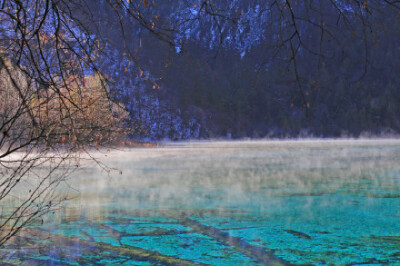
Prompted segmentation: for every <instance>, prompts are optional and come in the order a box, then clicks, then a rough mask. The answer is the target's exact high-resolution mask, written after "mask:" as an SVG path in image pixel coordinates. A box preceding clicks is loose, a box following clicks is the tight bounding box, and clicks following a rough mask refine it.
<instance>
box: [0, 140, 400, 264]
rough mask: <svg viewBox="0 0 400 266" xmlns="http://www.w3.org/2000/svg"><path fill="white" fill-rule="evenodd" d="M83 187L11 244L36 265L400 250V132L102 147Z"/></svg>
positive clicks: (283, 258) (11, 258)
mask: <svg viewBox="0 0 400 266" xmlns="http://www.w3.org/2000/svg"><path fill="white" fill-rule="evenodd" d="M95 155H96V156H97V157H98V158H99V159H101V160H102V161H103V162H105V163H106V164H107V165H109V166H111V167H114V168H116V170H113V171H111V172H110V174H107V173H106V172H105V171H104V170H102V169H101V168H100V167H99V166H97V165H95V164H87V165H82V166H81V167H80V168H79V169H78V170H77V171H75V172H74V174H73V175H72V176H71V177H70V179H69V182H68V183H69V185H70V186H71V187H72V188H74V189H76V198H75V199H73V200H71V201H68V202H66V203H65V204H64V205H63V207H62V208H60V209H59V210H57V211H56V212H54V213H51V214H49V215H47V216H46V217H44V220H43V224H42V223H38V224H37V225H35V226H31V227H29V228H27V229H25V230H23V232H21V234H20V235H19V236H18V237H16V238H15V239H13V241H10V242H9V243H8V245H7V246H6V247H5V248H3V249H2V255H3V258H2V260H3V262H7V263H10V264H29V265H43V264H52V265H59V264H63V265H82V264H100V265H264V264H267V265H291V264H294V265H296V264H312V265H324V264H334V265H346V264H347V265H357V264H369V265H374V264H375V265H381V264H389V265H394V264H396V263H398V264H399V261H400V250H399V248H398V247H399V245H400V223H399V222H398V221H399V218H400V208H399V206H400V163H399V162H400V141H396V140H358V141H353V140H337V141H271V142H261V141H255V142H198V143H176V144H166V145H165V146H162V147H157V148H137V149H130V150H124V151H111V152H104V153H100V152H99V153H96V154H95Z"/></svg>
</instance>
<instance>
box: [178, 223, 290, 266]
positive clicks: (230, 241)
mask: <svg viewBox="0 0 400 266" xmlns="http://www.w3.org/2000/svg"><path fill="white" fill-rule="evenodd" d="M179 223H180V224H182V225H185V226H190V227H191V228H193V230H194V231H196V232H198V233H200V234H203V235H207V236H209V237H211V238H213V239H215V240H217V241H218V242H220V243H222V244H224V245H226V246H232V247H234V248H235V249H236V250H237V251H239V252H241V253H243V254H245V255H246V256H248V257H250V258H253V259H255V260H257V261H258V262H260V263H263V264H264V265H271V266H282V265H292V264H291V263H290V262H287V261H285V260H283V259H281V258H279V257H278V256H276V255H274V254H272V252H268V251H266V250H265V249H264V248H262V247H259V246H255V245H252V244H249V243H247V242H246V241H245V240H243V239H241V238H239V237H233V236H231V235H229V234H228V233H226V232H224V231H222V230H220V229H218V228H215V227H212V226H207V225H204V224H202V223H200V222H198V221H195V220H192V219H189V218H182V219H180V220H179Z"/></svg>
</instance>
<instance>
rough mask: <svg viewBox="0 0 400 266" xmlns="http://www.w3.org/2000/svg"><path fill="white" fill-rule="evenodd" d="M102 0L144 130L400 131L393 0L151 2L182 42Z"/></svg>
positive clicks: (119, 84)
mask: <svg viewBox="0 0 400 266" xmlns="http://www.w3.org/2000/svg"><path fill="white" fill-rule="evenodd" d="M100 2H101V4H99V3H98V1H94V2H93V3H91V5H92V6H91V12H92V16H95V17H96V18H98V24H97V25H93V30H94V31H95V30H99V35H101V37H102V38H103V40H106V41H107V42H108V44H107V45H105V47H104V49H103V52H104V53H105V54H106V55H107V56H106V57H104V59H103V60H104V61H103V62H102V64H103V67H104V69H105V72H107V73H108V74H109V75H110V81H111V83H112V84H113V88H114V89H113V95H114V97H116V98H117V99H118V100H119V101H121V102H122V103H124V104H125V106H126V107H127V108H128V109H129V113H130V118H131V124H132V126H133V127H134V128H135V131H134V133H133V135H132V137H134V138H150V139H162V138H169V139H187V138H210V137H213V138H214V137H216V138H218V137H233V138H242V137H255V138H262V137H290V136H292V137H293V136H316V137H339V136H353V137H357V136H360V134H364V133H368V134H372V135H380V134H397V133H399V132H400V93H399V92H400V90H399V84H400V75H399V70H400V60H399V58H400V31H399V29H400V12H399V10H398V8H395V7H393V6H392V5H389V4H383V3H384V2H388V1H368V2H367V1H364V2H362V1H281V2H282V3H283V2H289V3H291V4H292V6H291V7H290V8H289V7H288V6H287V5H286V6H285V5H284V4H282V3H280V2H279V4H276V3H275V5H274V1H246V0H244V1H228V2H227V1H221V0H220V1H212V2H211V1H194V4H193V3H190V4H188V3H187V1H155V2H151V3H148V2H147V1H146V3H147V5H145V6H143V9H142V10H143V16H145V17H146V18H153V20H154V21H155V22H156V23H157V25H159V27H160V28H161V27H162V26H163V25H165V26H168V27H172V28H174V29H178V30H177V31H176V32H175V33H173V34H172V35H171V36H172V37H171V39H170V40H172V41H173V43H172V44H171V43H170V42H168V41H160V36H157V35H155V34H152V33H151V32H149V31H148V30H146V29H144V28H143V27H142V26H140V25H139V23H136V24H135V23H132V21H131V20H129V18H128V17H127V18H126V21H124V18H122V22H120V21H119V20H118V19H117V18H116V17H115V16H111V15H110V14H111V13H112V12H114V11H113V10H112V9H110V8H109V6H108V2H107V1H100ZM184 2H185V3H184ZM203 2H204V3H206V2H207V3H208V8H209V9H207V6H203V7H201V4H202V3H203ZM196 3H197V4H196ZM210 3H212V4H213V5H214V6H213V7H214V9H212V8H211V7H210V6H211V4H210ZM223 8H225V9H223ZM278 8H280V9H278ZM209 10H215V12H216V13H217V12H221V14H226V12H228V11H229V12H231V13H229V14H231V18H232V17H233V18H235V19H231V20H229V19H228V20H227V21H225V20H223V19H220V20H218V19H215V16H214V17H211V16H210V18H208V17H207V15H209V14H208V13H207V12H208V11H209ZM221 10H223V11H224V12H225V13H222V11H221ZM232 10H234V11H232ZM238 10H239V11H238ZM278 10H279V12H278ZM201 12H203V13H201ZM232 12H236V13H233V15H232ZM198 14H202V17H201V18H197V17H196V15H198ZM82 15H85V16H87V14H82ZM292 15H294V16H295V19H294V20H293V17H292ZM128 20H129V21H130V22H129V21H128ZM188 21H190V22H188ZM128 22H129V23H128ZM121 25H123V26H124V27H123V30H121V27H120V26H121ZM135 25H136V26H135ZM121 39H124V40H125V41H124V42H121V41H120V40H121ZM114 40H118V41H114ZM129 55H131V56H132V55H134V60H133V59H131V58H130V56H129ZM132 58H133V57H132ZM133 65H136V66H140V70H139V69H137V68H133V67H132V66H133Z"/></svg>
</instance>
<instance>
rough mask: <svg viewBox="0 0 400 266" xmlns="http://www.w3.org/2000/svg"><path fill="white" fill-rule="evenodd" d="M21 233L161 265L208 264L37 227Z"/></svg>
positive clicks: (191, 265)
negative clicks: (52, 232)
mask: <svg viewBox="0 0 400 266" xmlns="http://www.w3.org/2000/svg"><path fill="white" fill-rule="evenodd" d="M21 234H24V235H29V236H36V237H39V238H40V239H49V240H50V241H52V242H55V241H59V242H62V243H63V244H65V245H68V246H76V245H79V246H80V248H82V249H85V248H87V249H99V250H102V251H106V252H115V253H117V254H118V255H121V256H127V257H129V258H131V259H133V260H137V261H148V262H151V263H155V264H162V265H183V266H189V265H190V266H193V265H208V264H204V263H198V262H194V261H191V260H185V259H181V258H177V257H174V256H168V255H163V254H161V253H159V252H157V251H152V250H147V249H143V248H139V247H133V246H113V245H110V244H107V243H102V242H91V241H88V240H83V239H79V238H75V237H67V236H62V235H56V234H51V233H48V232H44V231H41V230H37V229H27V228H26V229H23V230H22V231H21Z"/></svg>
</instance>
